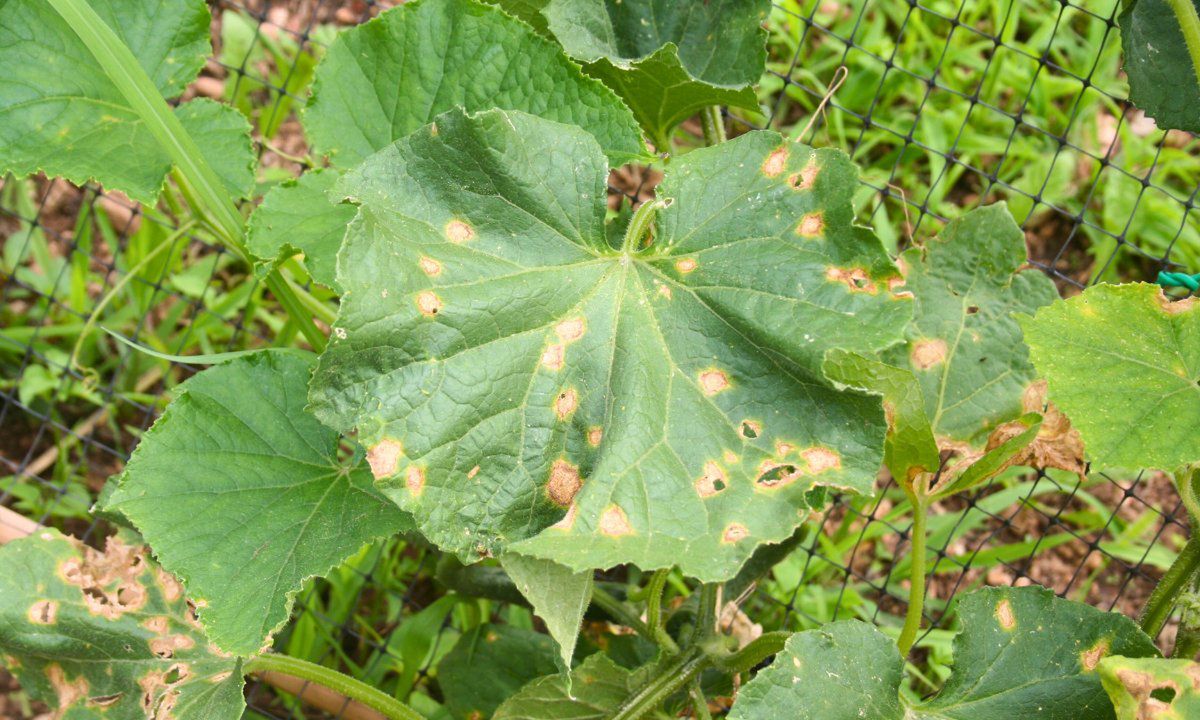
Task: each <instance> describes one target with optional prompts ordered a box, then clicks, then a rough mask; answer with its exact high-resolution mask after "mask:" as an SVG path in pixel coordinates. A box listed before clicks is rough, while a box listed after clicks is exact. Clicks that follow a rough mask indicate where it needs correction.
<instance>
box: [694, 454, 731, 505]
mask: <svg viewBox="0 0 1200 720" xmlns="http://www.w3.org/2000/svg"><path fill="white" fill-rule="evenodd" d="M695 485H696V492H697V493H698V494H699V495H700V497H702V498H706V497H712V496H713V495H716V494H717V493H719V492H721V491H722V490H724V489H725V488H726V487H728V486H729V478H728V477H727V476H726V475H725V471H724V470H722V469H721V466H720V465H718V464H716V463H715V462H713V461H712V460H709V461H708V462H706V463H704V474H703V475H701V476H700V477H699V478H697V479H696V483H695Z"/></svg>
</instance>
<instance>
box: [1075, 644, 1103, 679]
mask: <svg viewBox="0 0 1200 720" xmlns="http://www.w3.org/2000/svg"><path fill="white" fill-rule="evenodd" d="M1107 654H1108V640H1101V641H1099V642H1097V643H1096V644H1095V645H1093V646H1091V647H1090V648H1088V649H1087V650H1084V651H1083V652H1081V653H1079V664H1080V665H1081V666H1082V667H1083V669H1084V671H1085V672H1091V671H1093V670H1095V669H1096V666H1097V665H1099V664H1100V660H1101V659H1103V658H1104V656H1105V655H1107Z"/></svg>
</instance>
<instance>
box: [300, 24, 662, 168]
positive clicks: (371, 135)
mask: <svg viewBox="0 0 1200 720" xmlns="http://www.w3.org/2000/svg"><path fill="white" fill-rule="evenodd" d="M454 107H463V108H465V109H466V110H468V111H476V110H488V109H491V108H500V109H504V110H521V111H524V112H529V113H533V114H535V115H539V116H542V117H545V118H548V119H550V120H556V121H558V122H564V123H571V124H574V125H578V126H580V127H582V128H584V129H586V130H587V131H588V132H590V133H592V134H593V135H594V136H595V137H596V140H597V141H598V142H599V143H600V146H601V147H603V148H604V151H605V153H607V154H608V157H609V158H610V159H611V160H613V161H614V162H617V163H621V162H627V161H629V160H631V159H634V158H636V157H640V156H642V155H644V154H645V149H644V146H643V144H642V141H641V138H640V136H639V134H638V130H637V124H636V123H635V122H634V119H633V116H632V115H630V113H629V109H628V108H626V107H625V106H624V105H622V103H621V101H620V99H619V98H617V97H616V95H614V94H613V92H612V91H611V90H609V89H608V88H606V87H604V85H603V84H601V83H600V82H597V81H596V80H593V79H591V78H588V77H585V76H584V75H583V72H582V71H581V70H580V69H579V67H578V66H577V65H575V64H574V63H572V62H571V61H570V60H569V59H567V58H566V57H564V56H563V54H562V50H561V49H560V48H558V47H557V46H556V45H555V44H554V43H552V42H550V41H549V40H547V39H545V38H543V37H541V36H540V35H538V34H537V33H535V32H534V31H533V30H532V29H531V28H530V27H529V26H528V25H526V24H525V23H522V22H519V21H517V20H514V19H513V18H512V17H510V16H508V15H506V14H505V13H503V12H501V11H500V10H498V9H496V8H494V7H492V6H490V5H484V4H482V3H479V2H475V0H415V1H414V2H409V3H405V4H404V5H403V6H401V7H397V8H394V9H392V10H389V11H388V12H385V13H383V14H382V15H380V16H379V17H378V18H376V19H374V20H372V21H371V22H368V23H364V24H363V25H359V26H358V27H356V28H354V29H352V30H349V31H346V32H344V33H342V34H341V35H339V36H338V38H337V40H335V41H334V43H333V44H332V45H331V46H330V47H329V51H328V52H327V53H326V55H325V58H324V59H323V60H322V61H321V64H320V65H319V66H318V67H317V73H316V77H315V79H314V81H313V95H312V98H311V100H310V101H309V104H308V108H307V109H306V111H305V113H304V128H305V130H306V131H307V133H308V137H309V140H310V141H311V142H312V144H313V147H314V149H315V150H316V151H317V152H319V153H326V154H329V155H330V156H331V159H332V161H333V163H334V164H335V165H336V166H338V167H340V168H343V169H348V168H352V167H354V166H355V165H357V164H358V163H359V162H361V161H362V160H363V159H364V158H366V157H367V156H368V155H370V154H371V153H373V152H375V151H376V150H379V149H381V148H383V147H386V146H388V145H390V144H391V143H392V142H393V141H394V140H396V139H398V138H402V137H404V136H405V135H408V134H409V133H410V132H412V131H414V130H416V129H417V128H420V127H422V126H424V125H425V124H427V123H428V122H429V121H431V120H433V118H434V117H436V116H437V115H439V114H441V113H443V112H445V111H447V110H450V109H451V108H454Z"/></svg>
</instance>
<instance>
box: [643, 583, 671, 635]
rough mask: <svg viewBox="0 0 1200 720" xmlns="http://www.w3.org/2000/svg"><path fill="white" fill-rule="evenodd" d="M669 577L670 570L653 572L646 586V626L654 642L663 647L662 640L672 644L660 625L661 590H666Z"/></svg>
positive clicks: (661, 624)
mask: <svg viewBox="0 0 1200 720" xmlns="http://www.w3.org/2000/svg"><path fill="white" fill-rule="evenodd" d="M670 575H671V568H662V569H661V570H655V571H654V574H653V575H651V576H650V582H649V583H647V584H646V625H647V626H648V627H649V628H650V632H651V633H652V634H653V635H654V637H655V642H657V643H658V644H659V645H662V646H664V647H665V646H666V645H667V643H666V642H664V640H667V641H671V642H672V643H673V642H674V641H673V640H671V638H670V636H669V635H667V631H666V629H665V628H664V627H663V623H662V601H663V589H664V588H666V586H667V578H668V577H670Z"/></svg>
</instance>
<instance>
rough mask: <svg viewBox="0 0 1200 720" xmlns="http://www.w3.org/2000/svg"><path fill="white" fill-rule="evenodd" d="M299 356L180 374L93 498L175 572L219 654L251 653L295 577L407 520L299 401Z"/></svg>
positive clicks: (307, 359) (275, 355) (303, 372)
mask: <svg viewBox="0 0 1200 720" xmlns="http://www.w3.org/2000/svg"><path fill="white" fill-rule="evenodd" d="M312 365H313V358H312V356H311V355H306V354H303V353H299V352H295V351H270V350H268V351H263V352H260V353H256V354H253V355H247V356H243V357H240V358H238V359H236V360H233V361H231V362H229V363H226V364H224V365H217V366H215V367H213V368H210V369H209V370H206V371H204V372H202V373H199V374H198V375H196V376H195V377H193V378H191V379H190V380H188V381H187V382H186V383H184V384H183V385H182V389H181V394H180V396H179V397H178V398H176V400H175V401H174V402H172V403H171V405H170V406H169V407H168V408H167V410H166V412H164V413H163V415H162V417H160V418H159V419H158V421H157V422H155V424H154V426H153V427H152V428H151V429H150V430H149V431H148V432H147V433H146V435H145V436H144V437H143V438H142V441H141V443H140V444H139V445H138V447H137V449H136V450H135V451H134V453H133V457H132V458H131V459H130V461H129V465H128V466H126V469H125V472H124V475H123V476H122V478H121V482H120V485H119V486H118V487H117V489H116V490H114V491H113V493H112V495H111V496H110V498H109V501H108V504H107V505H106V509H107V510H110V511H113V512H118V513H121V514H122V515H124V516H125V517H126V518H128V519H129V521H131V522H132V523H133V525H134V526H135V527H136V528H137V529H138V530H139V531H140V532H141V533H142V535H143V536H144V537H145V538H146V541H147V542H148V543H150V545H151V546H152V547H153V548H154V552H155V555H156V556H157V557H158V560H159V561H160V562H161V563H162V564H163V566H164V567H165V568H167V569H168V570H170V571H171V572H173V573H175V574H176V575H178V576H179V577H180V579H182V580H183V582H184V584H185V585H186V586H187V589H188V595H189V596H190V597H191V598H192V599H193V600H194V601H195V602H196V604H197V606H199V608H200V621H201V622H202V623H203V624H204V627H205V629H206V630H207V631H208V634H209V636H210V637H211V638H212V640H213V642H215V643H216V644H217V645H218V646H220V647H221V648H222V649H224V650H226V651H228V652H234V653H237V654H240V655H251V654H254V653H257V652H259V651H260V650H261V649H262V647H263V645H264V643H265V642H266V641H267V639H268V638H269V637H270V635H271V633H272V632H274V631H275V630H276V629H278V628H279V627H280V626H281V625H282V624H283V623H284V622H285V621H286V620H287V618H288V613H289V610H290V608H291V604H292V596H293V595H294V594H295V592H296V591H297V590H299V589H300V586H301V584H303V582H304V581H305V580H307V579H308V578H310V577H313V576H315V575H321V574H323V573H325V572H326V571H328V570H329V569H330V568H331V567H333V566H334V565H337V564H339V563H340V562H342V561H343V560H344V559H345V558H346V557H348V556H350V555H351V554H353V553H354V552H356V551H358V550H359V549H360V548H361V547H362V546H363V545H364V544H365V543H367V542H370V541H371V540H373V539H375V538H379V537H384V536H387V535H391V534H393V533H395V532H398V531H400V530H403V529H406V528H407V527H409V526H410V522H409V520H408V518H407V517H406V516H405V515H404V514H403V513H402V512H400V511H399V510H398V509H396V507H395V506H394V505H393V504H392V503H389V502H388V501H387V500H386V499H384V498H382V497H380V496H379V495H378V494H377V493H376V491H375V489H374V488H373V487H372V483H371V474H370V472H369V470H368V469H367V467H366V465H365V464H364V463H362V462H343V461H341V460H339V459H338V437H337V435H336V434H335V433H333V432H332V431H330V430H329V429H328V428H326V427H324V426H322V425H321V424H320V423H319V422H317V420H316V419H315V418H314V417H312V416H311V415H309V414H307V413H306V412H305V411H304V402H305V388H306V384H307V382H308V378H309V375H310V373H311V370H312Z"/></svg>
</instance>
